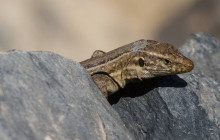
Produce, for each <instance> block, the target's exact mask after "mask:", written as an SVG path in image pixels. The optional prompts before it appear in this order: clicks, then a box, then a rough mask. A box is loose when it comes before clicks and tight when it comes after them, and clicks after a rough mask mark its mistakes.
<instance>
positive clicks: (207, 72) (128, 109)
mask: <svg viewBox="0 0 220 140" xmlns="http://www.w3.org/2000/svg"><path fill="white" fill-rule="evenodd" d="M219 46H220V42H219V41H218V40H217V39H215V38H213V37H211V36H210V35H208V34H204V33H197V34H194V35H192V36H191V37H190V38H189V39H188V40H187V41H186V43H185V44H184V45H183V47H182V51H183V53H184V54H186V55H187V56H189V58H191V59H192V60H194V63H195V69H194V70H193V71H192V72H190V73H187V74H179V75H178V76H177V75H174V76H164V77H159V78H153V79H149V80H145V81H144V82H143V83H140V84H135V85H129V86H127V87H126V88H125V89H124V90H122V91H120V92H119V95H114V96H112V97H111V98H110V99H109V101H110V103H112V104H113V108H114V109H115V110H116V111H117V112H118V113H119V115H120V116H121V118H122V120H123V121H124V123H125V125H126V126H127V128H128V129H129V130H130V132H131V133H133V134H134V135H135V137H136V138H137V139H139V140H142V139H163V140H165V139H167V140H168V139H169V140H170V139H192V140H201V139H213V140H218V139H220V84H219V83H218V82H217V80H219V76H220V75H219V68H220V67H219V66H220V63H219V62H220V61H219V58H220V57H219V56H220V53H219V50H220V47H219Z"/></svg>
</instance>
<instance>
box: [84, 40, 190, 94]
mask: <svg viewBox="0 0 220 140" xmlns="http://www.w3.org/2000/svg"><path fill="white" fill-rule="evenodd" d="M81 64H82V66H83V67H85V69H86V70H87V71H88V73H89V74H90V75H91V76H92V78H93V80H94V82H95V83H96V85H97V86H98V88H99V89H100V90H101V92H102V93H103V94H104V95H105V96H106V97H107V96H109V95H111V94H113V93H115V92H116V91H118V90H119V89H120V88H123V87H125V85H126V84H127V83H129V82H132V81H135V80H137V79H139V80H143V79H147V78H153V77H158V76H163V75H172V74H178V73H185V72H189V71H191V70H192V69H193V67H194V64H193V62H192V61H191V60H190V59H188V58H186V57H185V56H184V55H183V54H181V53H180V52H179V51H178V50H177V49H176V48H175V47H174V46H173V45H171V44H167V43H159V42H157V41H153V40H138V41H135V42H133V43H130V44H127V45H125V46H122V47H120V48H117V49H115V50H112V51H110V52H107V53H105V52H103V51H95V52H94V53H93V56H92V58H90V59H87V60H85V61H82V62H81Z"/></svg>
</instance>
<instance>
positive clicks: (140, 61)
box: [138, 58, 144, 67]
mask: <svg viewBox="0 0 220 140" xmlns="http://www.w3.org/2000/svg"><path fill="white" fill-rule="evenodd" d="M138 63H139V66H140V67H143V66H144V60H143V59H142V58H139V60H138Z"/></svg>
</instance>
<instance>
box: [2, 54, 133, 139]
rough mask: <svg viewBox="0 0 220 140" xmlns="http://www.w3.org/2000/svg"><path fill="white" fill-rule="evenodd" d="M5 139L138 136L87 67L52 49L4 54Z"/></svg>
mask: <svg viewBox="0 0 220 140" xmlns="http://www.w3.org/2000/svg"><path fill="white" fill-rule="evenodd" d="M0 104H1V106H0V107H1V108H0V109H1V110H0V139H1V140H43V139H44V140H73V139H80V140H102V139H134V138H133V136H132V133H130V132H129V131H128V129H126V128H125V126H124V124H123V122H122V121H121V119H120V118H119V115H118V114H117V113H116V111H115V110H113V109H112V107H111V106H110V105H109V103H108V102H107V100H106V99H105V98H104V96H103V95H102V94H101V93H100V91H98V89H97V88H96V86H95V85H94V83H93V82H92V80H91V78H90V76H89V75H88V74H87V73H86V71H85V70H84V69H83V68H82V67H81V66H80V65H79V64H78V63H75V62H73V61H72V60H69V59H66V58H64V57H61V56H59V55H56V54H54V53H50V52H23V51H10V52H6V53H1V54H0Z"/></svg>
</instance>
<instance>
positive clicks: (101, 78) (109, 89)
mask: <svg viewBox="0 0 220 140" xmlns="http://www.w3.org/2000/svg"><path fill="white" fill-rule="evenodd" d="M92 79H93V81H94V82H95V83H96V85H97V87H98V88H99V89H100V90H101V92H102V93H103V94H104V95H105V97H106V98H107V97H108V96H109V95H111V94H113V93H114V92H116V91H118V90H119V89H120V88H121V87H120V86H119V84H118V83H117V82H116V81H115V80H114V79H113V78H112V77H111V76H109V75H107V74H100V73H98V74H94V75H92Z"/></svg>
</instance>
